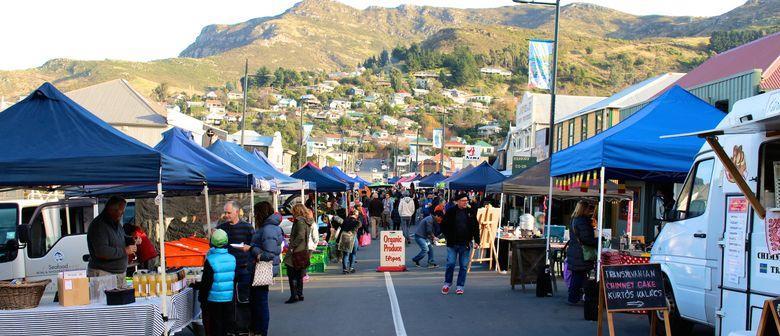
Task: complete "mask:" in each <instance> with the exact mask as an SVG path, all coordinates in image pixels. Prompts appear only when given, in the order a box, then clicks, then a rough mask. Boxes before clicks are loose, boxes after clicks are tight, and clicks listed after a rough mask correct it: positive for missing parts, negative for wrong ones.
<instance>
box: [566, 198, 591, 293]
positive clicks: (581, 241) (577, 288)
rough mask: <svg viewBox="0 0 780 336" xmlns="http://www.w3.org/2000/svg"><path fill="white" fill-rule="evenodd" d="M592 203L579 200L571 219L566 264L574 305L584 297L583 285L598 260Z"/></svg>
mask: <svg viewBox="0 0 780 336" xmlns="http://www.w3.org/2000/svg"><path fill="white" fill-rule="evenodd" d="M594 208H595V207H594V206H593V204H592V203H590V202H587V201H579V202H578V203H577V206H576V207H575V208H574V213H573V214H572V216H571V217H572V220H571V231H570V234H571V238H570V239H569V243H568V245H569V246H568V248H567V249H566V266H567V268H568V270H569V271H571V286H569V298H568V300H567V303H568V304H571V305H574V304H577V303H578V302H580V299H581V298H582V286H583V283H584V282H585V278H587V277H588V272H590V271H591V270H592V269H593V268H594V266H595V261H596V254H595V251H596V247H597V243H598V240H597V239H596V235H595V234H594V233H593V225H592V222H593V218H592V216H593V210H594Z"/></svg>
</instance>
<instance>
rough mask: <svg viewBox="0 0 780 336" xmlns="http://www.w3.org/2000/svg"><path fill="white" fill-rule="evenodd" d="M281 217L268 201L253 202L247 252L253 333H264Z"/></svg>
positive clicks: (279, 247)
mask: <svg viewBox="0 0 780 336" xmlns="http://www.w3.org/2000/svg"><path fill="white" fill-rule="evenodd" d="M280 223H281V216H279V214H276V213H274V208H273V206H272V205H271V203H268V202H258V203H257V204H255V225H256V227H255V233H254V234H253V235H252V243H251V244H250V246H251V250H250V252H251V254H252V257H253V258H254V260H255V269H254V270H253V274H254V278H253V279H252V287H250V291H249V305H250V308H251V313H252V323H251V324H252V325H251V331H252V333H253V334H255V335H263V336H265V335H268V323H269V321H270V315H271V313H270V309H269V308H268V286H270V285H272V284H273V278H274V276H275V275H277V274H279V263H280V261H281V259H280V258H279V255H280V254H281V253H282V242H283V241H284V233H282V228H281V227H279V224H280Z"/></svg>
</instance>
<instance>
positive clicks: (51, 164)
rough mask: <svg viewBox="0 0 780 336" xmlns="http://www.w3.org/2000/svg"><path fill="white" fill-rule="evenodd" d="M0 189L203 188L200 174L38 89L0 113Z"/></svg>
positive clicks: (49, 88) (53, 91) (55, 93)
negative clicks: (146, 185)
mask: <svg viewBox="0 0 780 336" xmlns="http://www.w3.org/2000/svg"><path fill="white" fill-rule="evenodd" d="M0 132H2V134H3V137H2V146H0V171H2V174H0V186H4V187H41V186H81V185H117V184H158V183H162V184H163V185H173V184H177V185H186V184H189V185H203V183H204V181H205V176H204V174H203V172H201V171H199V170H198V169H196V168H194V167H192V166H189V165H187V164H186V163H184V162H181V161H179V160H176V159H174V158H171V157H170V156H168V155H165V154H162V153H160V152H158V151H156V150H154V149H152V148H151V147H149V146H147V145H145V144H143V143H141V142H139V141H137V140H135V139H133V138H131V137H130V136H128V135H126V134H124V133H122V132H120V131H119V130H117V129H116V128H114V127H112V126H111V125H109V124H107V123H105V122H104V121H102V120H100V119H99V118H98V117H96V116H95V115H93V114H92V113H90V112H89V111H87V110H86V109H85V108H83V107H81V106H80V105H78V104H76V103H75V102H74V101H72V100H71V99H70V98H68V97H67V96H65V95H64V94H63V93H62V92H60V91H59V90H57V88H55V87H54V86H53V85H51V84H49V83H44V84H43V85H41V86H40V87H39V88H38V89H36V90H35V91H34V92H33V93H32V94H30V95H29V96H28V97H27V98H25V99H24V100H22V101H21V102H19V103H17V104H15V105H13V106H11V107H9V108H8V109H6V110H5V111H3V112H2V113H0Z"/></svg>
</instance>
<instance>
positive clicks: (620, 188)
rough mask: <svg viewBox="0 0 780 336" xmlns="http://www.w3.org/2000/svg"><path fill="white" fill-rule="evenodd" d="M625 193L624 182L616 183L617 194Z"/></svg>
mask: <svg viewBox="0 0 780 336" xmlns="http://www.w3.org/2000/svg"><path fill="white" fill-rule="evenodd" d="M625 193H626V182H625V181H618V194H625Z"/></svg>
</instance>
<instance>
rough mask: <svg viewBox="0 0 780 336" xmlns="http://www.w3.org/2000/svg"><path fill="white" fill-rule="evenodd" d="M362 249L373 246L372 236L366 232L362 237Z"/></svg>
mask: <svg viewBox="0 0 780 336" xmlns="http://www.w3.org/2000/svg"><path fill="white" fill-rule="evenodd" d="M359 242H360V247H364V246H368V245H371V235H370V234H369V233H368V232H366V233H364V234H362V235H361V236H360V240H359Z"/></svg>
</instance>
